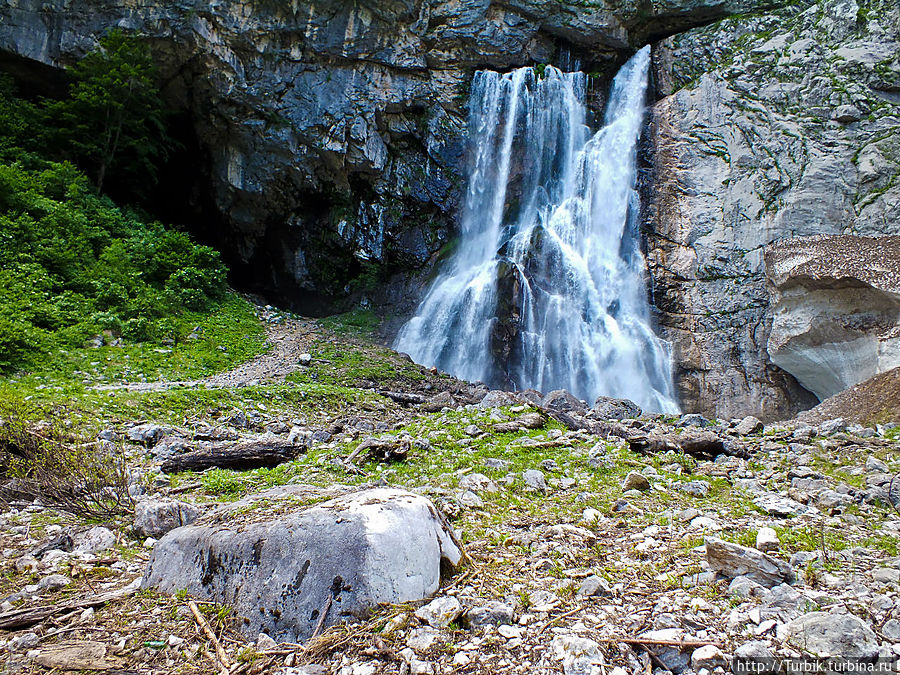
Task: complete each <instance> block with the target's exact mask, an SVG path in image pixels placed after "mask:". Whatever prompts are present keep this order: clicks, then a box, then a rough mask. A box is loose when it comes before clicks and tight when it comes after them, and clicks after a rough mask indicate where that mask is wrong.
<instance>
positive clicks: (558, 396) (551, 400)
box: [541, 389, 587, 413]
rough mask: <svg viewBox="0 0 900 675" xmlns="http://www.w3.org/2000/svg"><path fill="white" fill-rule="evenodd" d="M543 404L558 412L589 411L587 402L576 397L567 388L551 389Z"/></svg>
mask: <svg viewBox="0 0 900 675" xmlns="http://www.w3.org/2000/svg"><path fill="white" fill-rule="evenodd" d="M541 405H542V406H543V407H544V408H547V409H548V410H554V411H556V412H579V413H583V412H587V405H586V404H585V402H584V401H582V400H580V399H578V398H576V397H575V396H573V395H572V394H571V393H569V392H568V391H566V390H565V389H555V390H554V391H551V392H550V393H549V394H547V395H546V396H545V397H544V398H543V400H542V401H541Z"/></svg>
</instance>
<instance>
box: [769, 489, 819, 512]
mask: <svg viewBox="0 0 900 675" xmlns="http://www.w3.org/2000/svg"><path fill="white" fill-rule="evenodd" d="M753 503H754V504H756V505H757V506H758V507H759V508H761V509H762V510H763V511H765V512H766V513H768V514H769V515H770V516H779V517H781V518H790V517H794V516H802V515H805V514H807V513H816V512H817V511H816V509H814V508H813V507H810V506H806V505H805V504H801V503H800V502H798V501H796V500H793V499H790V498H788V497H785V496H784V495H781V494H779V493H777V492H764V493H762V494H760V495H758V496H757V497H756V498H755V499H754V500H753Z"/></svg>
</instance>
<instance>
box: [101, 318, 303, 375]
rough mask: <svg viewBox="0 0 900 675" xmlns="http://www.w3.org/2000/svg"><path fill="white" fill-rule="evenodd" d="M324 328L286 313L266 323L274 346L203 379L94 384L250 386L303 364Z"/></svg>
mask: <svg viewBox="0 0 900 675" xmlns="http://www.w3.org/2000/svg"><path fill="white" fill-rule="evenodd" d="M319 332H320V329H319V328H318V326H317V325H316V323H315V321H312V320H306V319H292V318H288V317H284V321H283V322H282V323H278V324H268V325H267V327H266V344H267V345H269V346H270V347H271V348H270V349H269V351H268V352H266V353H265V354H260V355H259V356H256V357H254V358H252V359H250V360H249V361H246V362H245V363H242V364H241V365H239V366H237V367H235V368H232V369H231V370H228V371H225V372H224V373H218V374H216V375H210V376H209V377H205V378H202V379H199V380H157V381H155V382H129V383H127V384H105V385H100V386H97V387H94V389H96V390H98V391H166V390H168V389H174V388H177V387H186V388H195V387H207V388H210V389H222V388H228V387H246V386H251V385H254V384H259V383H261V382H272V381H278V380H283V379H284V378H285V377H287V376H288V375H290V374H291V373H293V372H294V371H296V370H297V369H299V368H300V363H299V359H300V355H301V354H304V353H308V352H309V350H310V348H311V347H312V344H313V342H314V341H315V339H316V337H317V336H318V335H319Z"/></svg>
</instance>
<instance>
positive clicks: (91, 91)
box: [0, 30, 262, 380]
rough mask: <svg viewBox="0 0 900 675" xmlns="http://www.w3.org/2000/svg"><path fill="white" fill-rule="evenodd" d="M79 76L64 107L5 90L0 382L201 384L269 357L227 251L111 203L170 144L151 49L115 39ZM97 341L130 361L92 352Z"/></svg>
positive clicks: (148, 179) (0, 108) (149, 175)
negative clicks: (159, 379) (110, 184)
mask: <svg viewBox="0 0 900 675" xmlns="http://www.w3.org/2000/svg"><path fill="white" fill-rule="evenodd" d="M70 72H71V75H72V85H71V88H70V91H69V96H68V97H66V98H63V99H61V100H57V101H47V100H42V101H37V102H33V101H25V100H23V99H21V98H18V97H16V96H15V92H14V87H13V84H12V82H11V81H10V80H9V79H0V373H9V372H14V371H17V370H21V369H26V370H29V371H32V372H40V371H45V372H46V371H48V370H52V369H53V368H57V367H59V368H61V369H62V371H63V372H64V376H65V377H64V379H66V380H71V379H73V378H72V377H71V376H72V375H73V374H75V371H84V370H87V369H86V368H85V363H84V362H85V361H88V362H89V363H90V362H91V361H98V362H102V363H105V364H110V363H111V364H118V365H119V366H120V368H118V371H117V372H116V374H117V375H124V376H128V375H129V374H132V375H136V376H137V377H139V378H146V377H147V376H152V377H156V376H162V375H166V374H171V373H172V372H173V371H178V372H179V374H180V375H181V376H182V377H183V376H185V375H187V376H192V374H196V375H197V376H199V375H205V374H209V372H211V371H214V370H216V369H217V368H222V367H227V366H230V365H231V364H232V363H233V362H234V361H235V360H236V359H237V358H240V357H241V356H243V357H245V358H249V356H252V355H253V354H255V353H258V352H259V351H260V349H261V346H262V341H261V333H262V330H261V328H260V327H259V326H258V321H256V318H255V316H254V315H253V313H252V310H251V309H250V308H249V305H248V304H247V303H244V302H242V301H239V300H238V299H237V298H235V297H233V296H229V295H228V294H227V289H226V270H225V267H224V265H223V264H222V261H221V259H220V256H219V254H218V253H217V252H216V251H215V250H213V249H211V248H209V247H206V246H200V245H197V244H196V243H194V242H193V241H192V240H191V238H190V237H189V236H188V235H187V234H185V233H184V232H181V231H177V230H175V229H172V228H167V227H165V226H163V225H162V224H160V223H158V222H153V221H152V220H150V219H148V218H147V217H146V216H144V215H141V214H139V213H138V212H136V211H134V210H131V209H126V208H120V207H117V206H116V205H115V204H114V203H113V202H112V201H111V200H110V199H108V198H107V197H105V196H102V195H101V194H100V192H101V188H102V186H103V184H104V182H106V181H107V179H109V178H110V177H111V175H112V174H115V177H116V180H117V181H120V179H121V180H124V179H126V178H128V177H129V176H130V178H128V180H134V181H135V182H140V183H142V184H144V185H147V184H152V183H153V182H154V179H155V174H154V167H155V166H156V163H157V160H158V159H159V158H160V157H162V156H163V155H164V154H165V153H166V151H167V147H169V144H170V143H169V140H168V137H167V136H166V133H165V124H164V113H163V108H162V103H161V101H160V99H159V94H158V91H157V89H156V85H155V82H154V78H155V71H154V67H153V63H152V60H151V59H150V54H149V51H148V49H147V47H146V46H145V45H144V44H143V43H141V42H139V41H138V40H136V39H135V38H133V37H129V36H127V35H126V34H124V33H123V32H121V31H117V30H113V31H111V32H110V33H108V34H107V35H106V36H105V37H104V38H102V39H101V41H100V45H99V48H98V49H97V50H96V51H95V52H92V53H91V54H88V55H87V56H86V57H85V58H84V59H83V60H82V61H81V62H79V63H78V64H76V65H75V66H73V67H72V69H71V71H70ZM76 165H77V166H76ZM84 171H87V172H88V173H89V174H90V175H92V176H94V177H95V181H96V182H95V183H92V182H91V180H89V178H88V177H87V176H86V175H85V173H84ZM216 316H226V317H228V318H229V319H235V318H236V319H237V321H236V330H237V331H239V332H240V335H239V336H232V335H230V334H229V331H230V329H229V327H228V325H213V324H215V323H216V322H215V321H214V320H209V319H212V318H213V317H216ZM204 328H205V329H207V330H206V331H204V330H203V329H204ZM210 328H215V331H216V332H217V333H219V334H220V335H218V336H217V337H215V338H214V337H211V333H212V331H210V330H208V329H210ZM247 338H249V339H247ZM223 339H224V341H228V342H230V343H231V344H229V345H224V344H223ZM186 340H192V341H193V344H192V345H190V346H188V347H186V348H185V347H182V348H179V346H180V345H182V344H183V343H184V342H185V341H186ZM212 342H216V343H217V344H212ZM89 343H90V344H91V345H92V346H93V347H100V346H102V345H106V346H112V347H117V348H120V349H121V350H123V352H122V353H121V354H119V355H113V354H110V353H104V354H100V353H96V354H90V355H87V353H86V352H84V350H83V348H84V347H85V346H86V345H88V344H89ZM138 344H141V345H145V346H150V347H151V348H150V349H146V348H134V346H135V345H138ZM160 346H162V347H166V348H169V349H168V351H166V350H155V351H154V349H153V348H158V347H160ZM129 350H130V351H129ZM169 355H171V356H172V358H171V359H169V358H164V357H168V356H169ZM179 357H183V358H179ZM129 360H130V361H131V362H130V363H129ZM173 364H174V365H173ZM96 365H97V364H92V368H91V369H92V370H98V369H97V368H94V367H93V366H96ZM175 365H177V366H178V367H177V368H176V367H175ZM48 366H52V368H48ZM112 370H113V371H116V370H117V369H116V368H112ZM123 371H130V373H129V372H123ZM76 379H77V378H76ZM87 379H90V378H87ZM100 379H102V378H100Z"/></svg>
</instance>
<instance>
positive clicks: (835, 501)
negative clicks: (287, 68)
mask: <svg viewBox="0 0 900 675" xmlns="http://www.w3.org/2000/svg"><path fill="white" fill-rule="evenodd" d="M855 501H856V500H855V499H853V497H851V496H850V495H847V494H843V493H841V492H837V491H835V490H825V491H824V492H821V493H819V494H818V495H817V496H816V506H818V507H819V508H820V509H822V510H824V511H839V510H840V509H842V508H843V507H845V506H847V505H848V504H853V503H854V502H855Z"/></svg>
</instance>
